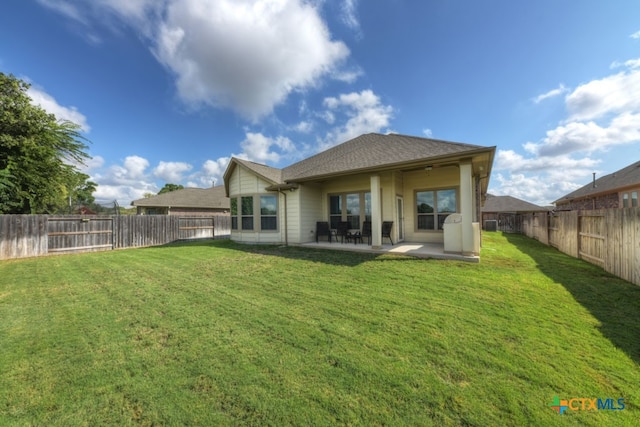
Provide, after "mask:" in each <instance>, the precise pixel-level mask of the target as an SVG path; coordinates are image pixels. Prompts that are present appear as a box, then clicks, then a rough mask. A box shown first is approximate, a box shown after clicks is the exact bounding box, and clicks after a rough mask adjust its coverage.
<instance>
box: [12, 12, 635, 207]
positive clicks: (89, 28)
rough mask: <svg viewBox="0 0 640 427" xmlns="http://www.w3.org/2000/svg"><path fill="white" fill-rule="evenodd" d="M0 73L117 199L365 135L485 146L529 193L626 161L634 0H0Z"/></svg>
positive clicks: (124, 201)
mask: <svg viewBox="0 0 640 427" xmlns="http://www.w3.org/2000/svg"><path fill="white" fill-rule="evenodd" d="M0 71H2V72H4V73H10V74H14V75H15V76H17V77H19V78H22V79H25V80H27V81H29V82H30V83H31V84H32V89H31V91H30V95H31V97H32V99H33V102H34V103H37V104H40V105H42V106H43V107H44V108H45V109H47V110H48V111H50V112H52V113H54V114H56V115H57V116H58V117H59V118H66V119H69V120H72V121H74V122H76V123H78V124H80V125H81V126H82V127H83V129H84V132H85V134H86V137H87V138H88V139H89V140H90V141H91V144H90V147H89V154H90V155H91V156H92V160H91V161H89V162H88V163H87V165H86V166H85V167H83V170H84V171H85V172H86V173H87V174H89V175H90V176H91V177H92V179H93V180H94V181H96V182H97V183H98V191H97V192H96V194H95V196H96V198H97V199H98V201H100V202H102V203H109V202H112V201H113V200H118V202H119V203H120V205H122V206H128V205H129V204H130V203H131V201H132V200H134V199H137V198H141V197H142V196H143V194H145V193H156V192H157V191H159V190H160V188H162V186H163V185H164V184H165V183H168V182H169V183H176V184H182V185H185V186H199V187H207V186H210V185H211V183H212V182H213V181H215V182H216V183H217V184H221V183H222V175H223V173H224V170H225V168H226V165H227V163H228V161H229V158H230V157H231V156H237V157H242V158H246V159H249V160H252V161H256V162H259V163H265V164H269V165H271V166H275V167H284V166H287V165H289V164H291V163H294V162H296V161H298V160H301V159H302V158H305V157H307V156H309V155H310V154H314V153H316V152H318V151H321V150H323V149H326V148H328V147H330V146H332V145H335V144H338V143H341V142H344V141H346V140H348V139H350V138H352V137H355V136H358V135H360V134H363V133H367V132H380V133H387V132H396V133H403V134H409V135H417V136H428V137H433V138H437V139H444V140H450V141H458V142H466V143H470V144H477V145H485V146H493V145H495V146H497V153H496V159H495V162H494V167H493V173H492V177H491V182H490V187H489V190H490V192H491V193H493V194H505V195H511V196H514V197H519V198H522V199H524V200H528V201H530V202H534V203H539V204H548V203H550V202H552V201H553V200H555V199H557V198H559V197H560V196H562V195H564V194H566V193H568V192H570V191H572V190H574V189H576V188H578V187H580V186H582V185H584V184H587V183H588V182H589V181H590V179H591V174H592V172H596V173H597V174H598V175H603V174H607V173H611V172H614V171H615V170H618V169H620V168H622V167H624V166H626V165H628V164H630V163H632V162H634V161H636V160H638V159H639V158H640V3H638V1H637V0H628V1H627V0H609V1H607V2H604V1H600V0H597V1H596V0H583V1H568V0H567V1H558V0H538V1H535V2H519V1H512V0H485V1H482V2H479V1H471V0H467V1H462V0H437V1H435V0H433V1H427V0H411V1H410V0H376V1H367V2H365V1H361V0H343V1H333V0H309V1H302V0H256V1H246V0H6V1H5V4H3V12H2V14H0Z"/></svg>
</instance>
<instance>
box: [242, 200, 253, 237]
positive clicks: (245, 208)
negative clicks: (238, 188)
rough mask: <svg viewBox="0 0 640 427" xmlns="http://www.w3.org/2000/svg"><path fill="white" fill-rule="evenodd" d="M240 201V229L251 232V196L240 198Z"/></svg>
mask: <svg viewBox="0 0 640 427" xmlns="http://www.w3.org/2000/svg"><path fill="white" fill-rule="evenodd" d="M240 200H241V202H240V208H241V214H242V229H243V230H253V196H242V197H241V198H240Z"/></svg>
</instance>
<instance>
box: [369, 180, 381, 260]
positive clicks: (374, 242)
mask: <svg viewBox="0 0 640 427" xmlns="http://www.w3.org/2000/svg"><path fill="white" fill-rule="evenodd" d="M371 247H372V248H373V249H380V248H382V204H381V200H380V176H379V175H371Z"/></svg>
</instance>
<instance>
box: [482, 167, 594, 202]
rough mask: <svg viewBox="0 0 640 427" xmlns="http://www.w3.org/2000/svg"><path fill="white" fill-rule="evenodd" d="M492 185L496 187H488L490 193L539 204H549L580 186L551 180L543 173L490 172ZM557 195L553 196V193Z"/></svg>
mask: <svg viewBox="0 0 640 427" xmlns="http://www.w3.org/2000/svg"><path fill="white" fill-rule="evenodd" d="M491 180H492V185H496V184H497V187H495V188H492V189H490V191H489V192H490V193H491V194H494V195H496V196H503V195H504V196H511V197H516V198H518V199H521V200H526V201H528V202H530V203H535V204H537V205H540V206H549V205H550V204H551V203H552V202H553V201H554V200H557V199H558V197H559V196H561V195H563V194H567V193H570V192H571V191H574V190H576V189H578V188H580V187H582V185H581V184H574V183H570V182H566V181H553V180H550V179H549V178H548V177H547V176H545V175H530V176H529V175H525V174H518V173H513V174H508V175H506V176H505V175H503V174H501V173H495V174H492V178H491ZM554 194H555V195H558V197H554V196H553V195H554Z"/></svg>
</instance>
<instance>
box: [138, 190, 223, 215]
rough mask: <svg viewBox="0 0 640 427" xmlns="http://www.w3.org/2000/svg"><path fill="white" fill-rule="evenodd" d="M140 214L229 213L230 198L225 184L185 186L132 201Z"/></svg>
mask: <svg viewBox="0 0 640 427" xmlns="http://www.w3.org/2000/svg"><path fill="white" fill-rule="evenodd" d="M131 205H132V206H135V207H136V208H137V213H138V215H183V216H211V215H223V214H224V215H228V214H229V208H230V207H229V198H228V197H227V196H226V193H225V188H224V186H223V185H219V186H217V187H211V188H183V189H181V190H175V191H169V192H168V193H162V194H158V195H157V196H153V197H147V198H144V199H138V200H134V201H133V202H131Z"/></svg>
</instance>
